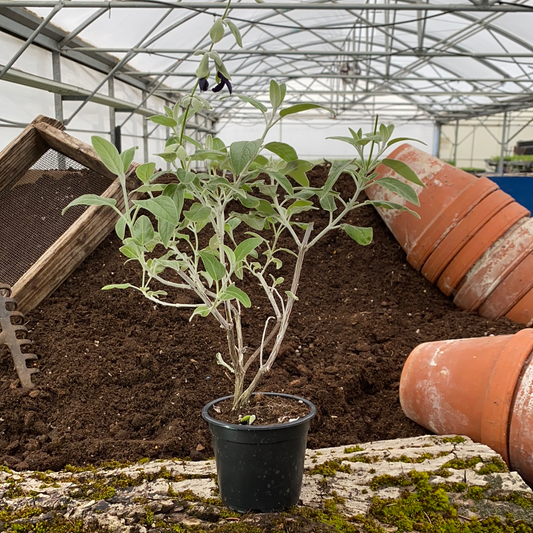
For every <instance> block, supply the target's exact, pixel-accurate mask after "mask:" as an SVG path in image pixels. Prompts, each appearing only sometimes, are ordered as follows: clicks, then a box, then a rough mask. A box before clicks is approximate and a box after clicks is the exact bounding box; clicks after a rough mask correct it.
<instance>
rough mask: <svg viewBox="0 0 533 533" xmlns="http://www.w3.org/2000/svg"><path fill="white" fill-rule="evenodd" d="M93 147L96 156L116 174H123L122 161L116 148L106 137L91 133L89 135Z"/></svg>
mask: <svg viewBox="0 0 533 533" xmlns="http://www.w3.org/2000/svg"><path fill="white" fill-rule="evenodd" d="M91 142H92V145H93V148H94V149H95V151H96V153H97V154H98V157H99V158H100V159H101V160H102V163H103V164H104V165H105V166H106V167H107V168H108V169H109V170H110V171H111V172H112V173H113V174H116V175H117V176H122V175H123V174H124V163H123V161H122V158H121V157H120V154H119V153H118V150H117V149H116V148H115V146H114V145H113V144H111V143H110V142H109V141H108V140H107V139H103V138H102V137H98V136H97V135H93V136H92V137H91Z"/></svg>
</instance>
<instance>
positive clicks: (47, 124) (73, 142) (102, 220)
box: [0, 115, 137, 313]
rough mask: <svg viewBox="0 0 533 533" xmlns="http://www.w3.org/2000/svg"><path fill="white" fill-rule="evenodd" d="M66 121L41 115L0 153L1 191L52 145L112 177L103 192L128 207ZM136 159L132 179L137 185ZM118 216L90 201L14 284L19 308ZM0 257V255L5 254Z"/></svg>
mask: <svg viewBox="0 0 533 533" xmlns="http://www.w3.org/2000/svg"><path fill="white" fill-rule="evenodd" d="M63 129H64V126H63V125H62V124H61V123H60V122H58V121H56V120H54V119H51V118H48V117H44V116H42V115H39V116H38V117H37V118H36V119H35V120H34V121H33V122H32V123H31V124H29V125H28V126H27V127H26V128H25V129H24V130H23V131H22V133H21V134H20V135H19V136H18V137H17V138H16V139H15V140H14V141H12V142H11V143H10V144H9V145H8V146H7V147H6V148H5V150H4V151H3V152H1V153H0V191H1V190H3V189H4V188H6V187H9V186H12V185H14V184H15V183H16V182H17V181H18V180H19V179H21V178H22V177H23V176H24V174H25V173H26V172H27V170H28V169H29V168H30V167H31V166H32V165H33V164H34V163H35V162H36V161H37V160H38V159H39V158H40V157H41V156H42V155H43V154H44V153H45V152H46V151H47V150H48V149H49V148H53V149H54V150H56V151H57V152H59V153H61V154H63V155H66V156H67V157H69V158H71V159H73V160H74V161H77V162H78V163H81V164H82V165H84V166H85V167H87V168H89V169H91V170H93V171H94V172H97V173H99V174H101V175H103V176H105V177H106V178H108V179H109V187H108V188H107V189H106V190H105V191H104V192H103V193H102V196H105V197H107V198H115V199H116V200H117V207H118V208H119V209H121V208H122V207H123V206H124V198H123V195H122V189H121V187H120V183H119V181H118V178H116V176H115V175H114V174H112V173H111V172H109V170H107V168H106V167H105V166H104V165H103V163H102V162H101V161H100V159H99V158H98V156H97V154H96V152H95V151H94V150H93V148H92V147H91V146H89V145H88V144H86V143H84V142H82V141H80V140H78V139H75V138H74V137H72V136H70V135H68V134H67V133H65V132H64V131H63ZM136 168H137V164H136V163H133V164H132V165H131V167H130V169H129V171H128V174H127V178H128V179H130V180H131V183H132V188H133V186H134V184H135V180H136V177H135V169H136ZM117 219H118V215H117V214H116V212H115V211H114V210H112V209H109V208H108V207H105V206H103V207H102V206H90V207H88V208H87V209H86V210H85V211H84V213H83V214H82V215H81V216H80V217H79V218H78V219H77V220H76V221H75V222H74V223H73V224H72V225H71V226H70V227H69V229H68V230H67V231H65V232H64V233H63V234H62V235H61V236H60V237H59V238H58V239H57V240H56V241H55V243H54V244H53V245H52V246H50V247H49V248H48V249H47V250H46V251H45V252H44V253H43V254H42V255H41V257H40V258H39V259H38V260H37V261H36V262H35V263H34V264H33V265H32V266H31V268H29V269H28V270H27V271H26V273H25V274H24V275H23V276H21V277H20V278H19V280H18V281H17V282H16V283H15V284H14V285H13V287H12V296H13V297H14V298H15V300H16V301H17V303H18V310H19V311H21V312H22V313H27V312H28V311H31V310H32V309H34V308H35V307H36V306H37V305H39V303H41V302H42V300H44V298H46V297H47V296H48V295H50V294H51V293H52V292H53V291H54V290H55V289H57V287H59V285H61V283H63V281H65V279H67V278H68V277H69V276H70V274H71V273H72V272H73V271H74V269H75V268H76V267H78V266H79V265H80V264H81V263H82V262H83V260H84V259H85V258H86V257H87V256H88V255H89V254H90V253H91V252H92V251H93V250H94V249H95V248H96V247H97V246H98V245H99V244H100V243H101V242H102V241H103V240H104V239H105V237H106V236H107V235H108V234H109V233H110V231H111V230H112V229H113V228H114V226H115V223H116V221H117ZM0 260H1V259H0Z"/></svg>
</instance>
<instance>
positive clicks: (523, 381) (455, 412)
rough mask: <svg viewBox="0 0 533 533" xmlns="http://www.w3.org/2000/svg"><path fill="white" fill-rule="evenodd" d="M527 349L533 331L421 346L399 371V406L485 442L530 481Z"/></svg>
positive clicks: (434, 427) (532, 428)
mask: <svg viewBox="0 0 533 533" xmlns="http://www.w3.org/2000/svg"><path fill="white" fill-rule="evenodd" d="M532 350H533V329H523V330H522V331H519V332H518V333H516V334H515V335H502V336H497V337H482V338H474V339H458V340H447V341H442V342H428V343H424V344H421V345H419V346H417V347H416V348H415V349H414V350H413V352H412V353H411V354H410V355H409V357H408V359H407V361H406V363H405V366H404V369H403V372H402V376H401V380H400V402H401V405H402V408H403V410H404V412H405V414H406V415H407V416H408V417H409V418H411V419H412V420H414V421H415V422H417V423H418V424H420V425H422V426H424V427H426V428H428V429H430V430H431V431H433V432H435V433H438V434H458V435H467V436H468V437H470V438H471V439H473V440H475V441H477V442H481V443H483V444H486V445H487V446H489V447H491V448H492V449H493V450H495V451H496V452H498V453H499V454H500V455H501V456H502V457H503V459H504V460H505V461H506V462H507V464H508V465H509V466H510V468H512V469H516V470H517V471H518V473H519V474H520V475H521V476H522V477H523V478H524V479H525V480H526V482H528V483H533V464H532V457H533V365H530V362H531V353H532ZM524 369H525V371H524ZM524 455H526V456H525V457H524Z"/></svg>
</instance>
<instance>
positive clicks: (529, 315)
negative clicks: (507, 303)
mask: <svg viewBox="0 0 533 533" xmlns="http://www.w3.org/2000/svg"><path fill="white" fill-rule="evenodd" d="M505 316H506V317H507V318H509V319H510V320H514V321H515V322H518V323H519V324H526V325H527V326H528V327H529V326H530V325H532V323H533V322H532V321H533V289H530V290H529V291H528V292H527V293H526V294H525V295H524V296H523V297H522V298H520V300H519V301H518V303H517V304H515V305H514V306H513V308H512V309H511V310H510V311H509V312H508V313H507V314H506V315H505Z"/></svg>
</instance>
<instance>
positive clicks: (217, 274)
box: [198, 250, 226, 281]
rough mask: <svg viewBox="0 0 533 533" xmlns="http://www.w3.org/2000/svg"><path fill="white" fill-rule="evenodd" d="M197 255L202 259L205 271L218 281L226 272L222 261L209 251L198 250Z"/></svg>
mask: <svg viewBox="0 0 533 533" xmlns="http://www.w3.org/2000/svg"><path fill="white" fill-rule="evenodd" d="M198 255H199V256H200V258H201V259H202V263H203V264H204V267H205V269H206V270H207V273H208V274H209V275H210V276H211V277H212V278H213V279H214V280H215V281H220V280H221V279H222V278H223V277H224V275H225V274H226V269H225V268H224V266H223V265H222V263H221V262H220V261H219V260H218V259H217V258H216V257H215V256H214V255H213V254H211V253H210V252H207V251H205V250H202V251H201V252H198Z"/></svg>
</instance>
